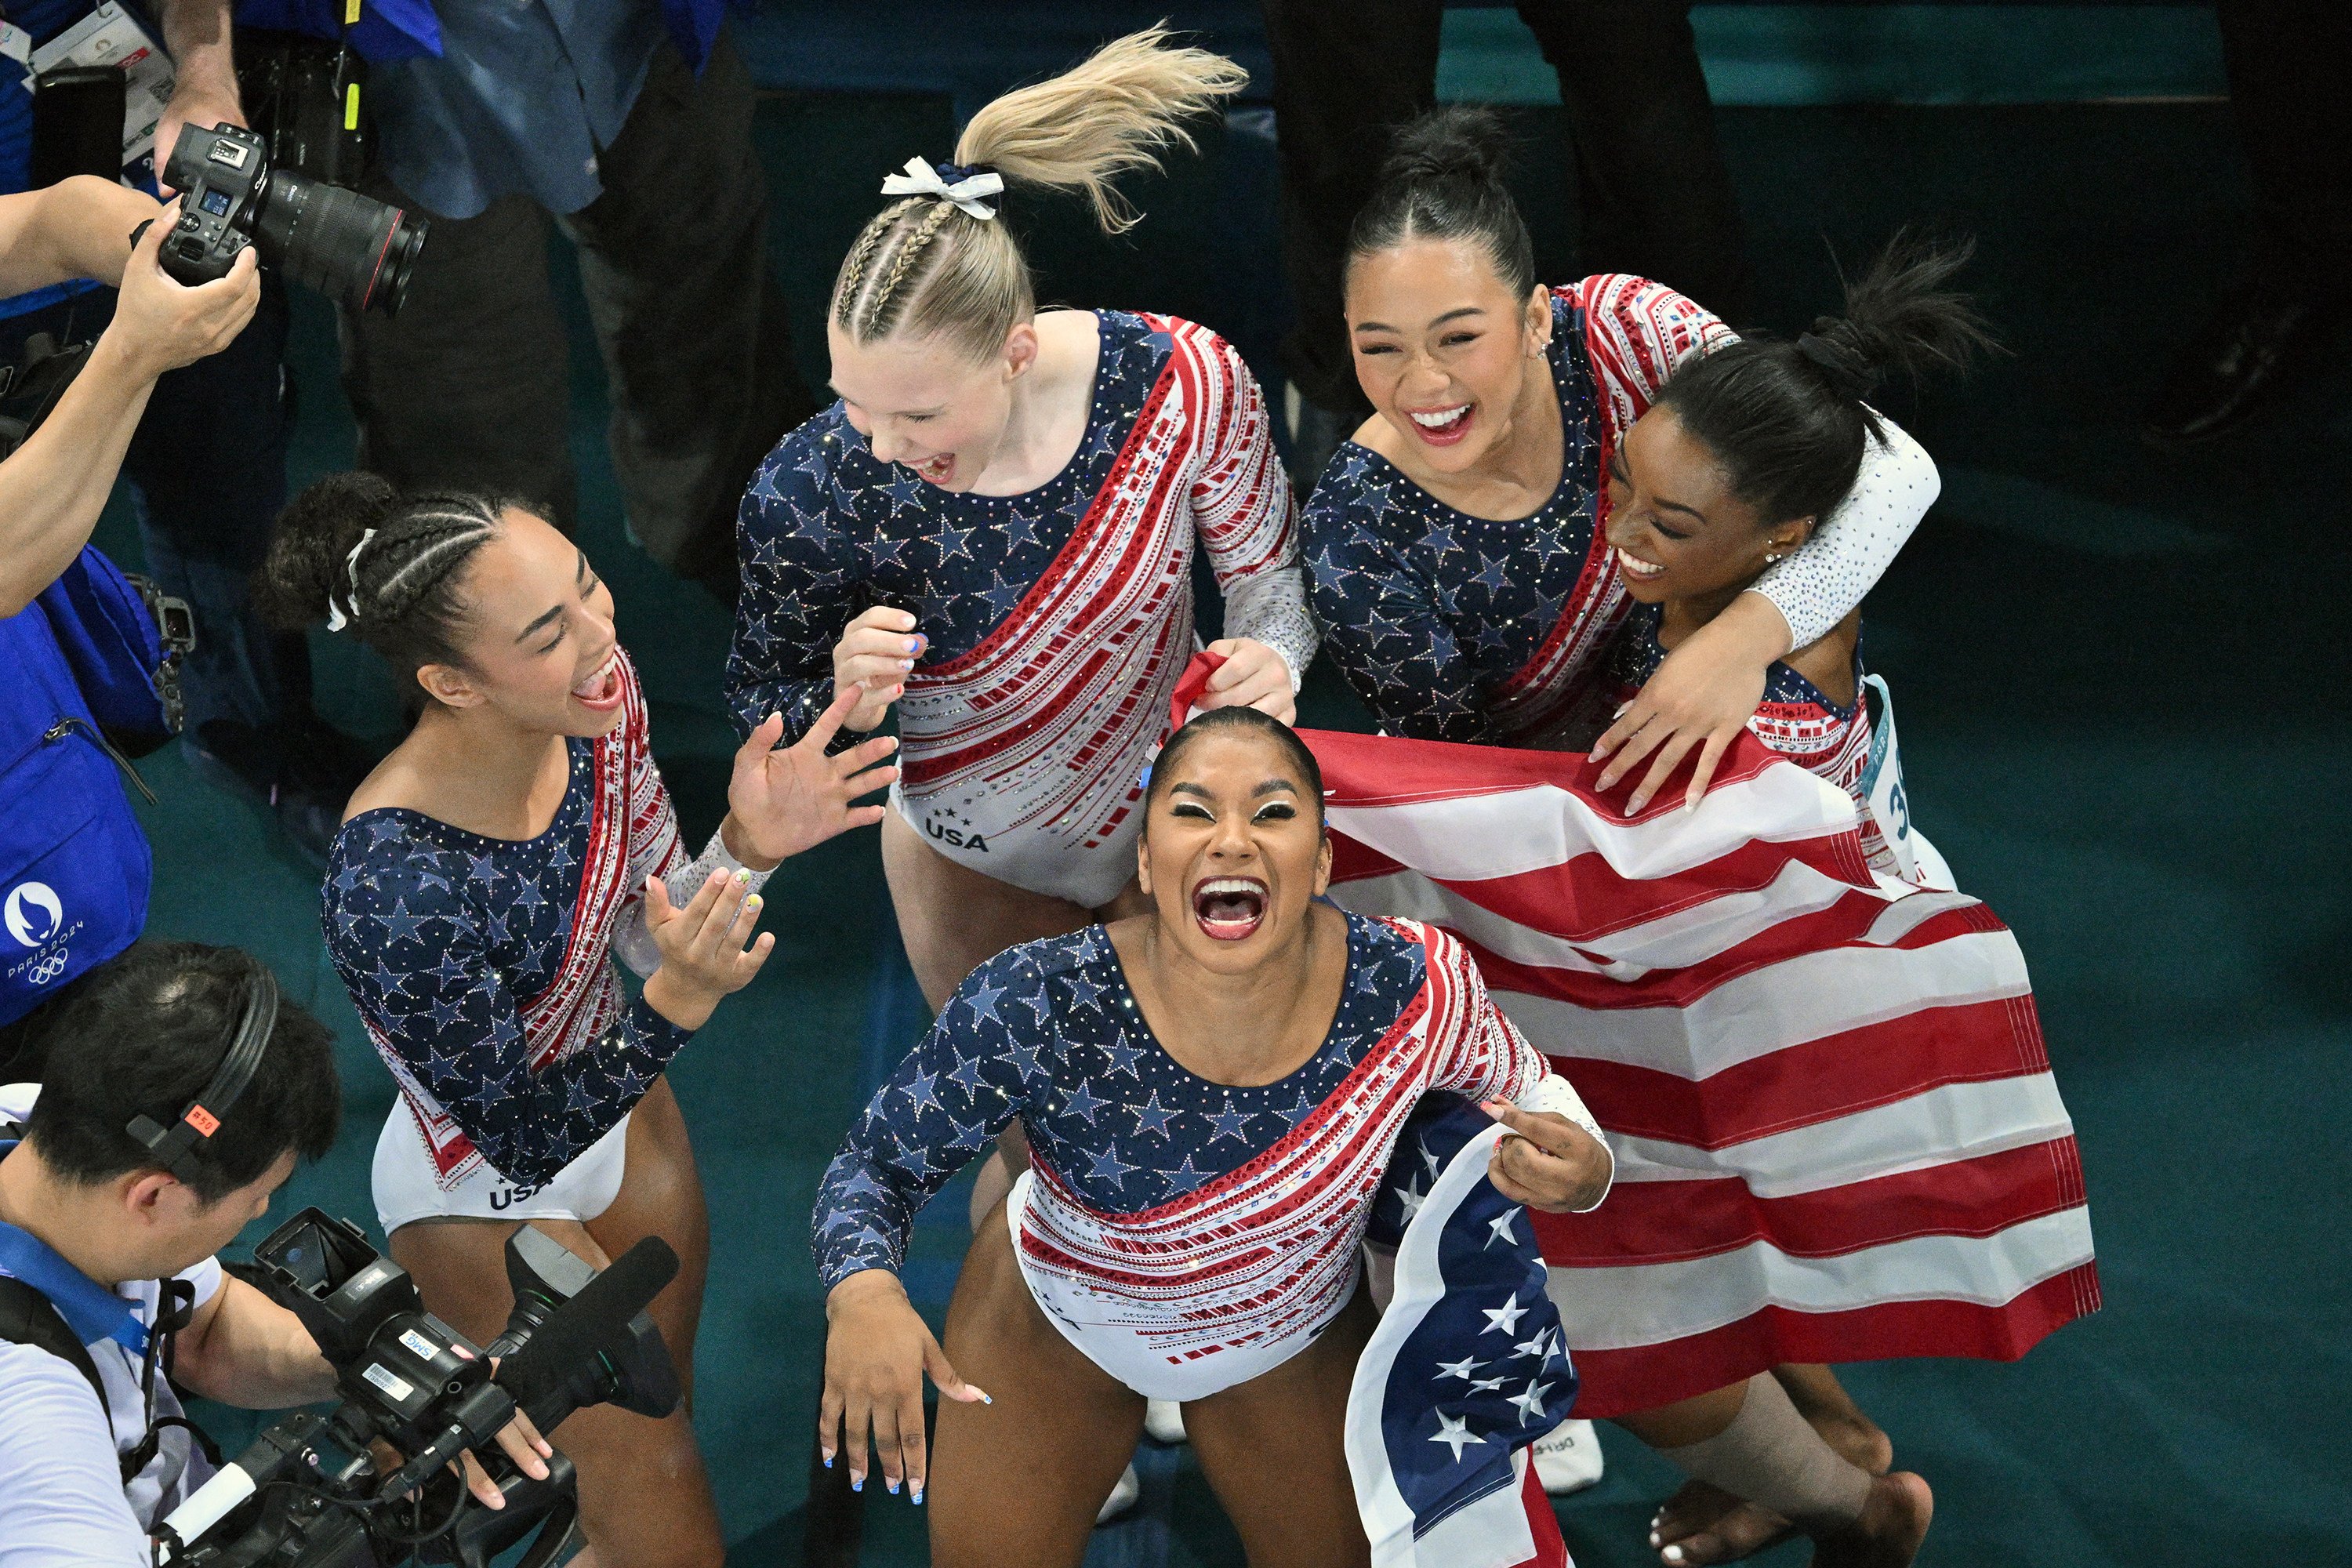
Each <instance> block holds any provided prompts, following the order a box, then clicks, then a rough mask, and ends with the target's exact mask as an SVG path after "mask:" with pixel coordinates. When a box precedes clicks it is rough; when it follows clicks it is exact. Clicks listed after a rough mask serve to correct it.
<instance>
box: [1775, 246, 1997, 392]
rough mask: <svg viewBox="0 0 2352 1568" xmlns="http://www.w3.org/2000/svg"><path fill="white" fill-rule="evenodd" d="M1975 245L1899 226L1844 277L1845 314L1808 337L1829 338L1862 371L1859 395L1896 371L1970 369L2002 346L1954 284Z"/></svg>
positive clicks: (1917, 373) (1915, 376) (1825, 320)
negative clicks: (1855, 275)
mask: <svg viewBox="0 0 2352 1568" xmlns="http://www.w3.org/2000/svg"><path fill="white" fill-rule="evenodd" d="M1976 248H1977V247H1976V241H1975V240H1974V239H1966V238H1964V239H1958V240H1952V241H1948V242H1937V241H1936V240H1932V239H1927V238H1925V237H1921V236H1918V235H1915V234H1912V233H1911V232H1909V231H1908V230H1904V231H1901V232H1898V233H1897V234H1896V235H1895V237H1894V238H1893V239H1892V240H1890V241H1888V242H1887V246H1886V248H1885V250H1883V251H1881V252H1880V253H1879V255H1878V257H1877V258H1876V259H1875V260H1874V261H1873V262H1872V263H1871V265H1870V269H1869V270H1868V271H1866V272H1864V274H1863V275H1862V276H1861V277H1860V278H1859V279H1854V280H1853V281H1852V282H1849V283H1848V284H1847V285H1846V288H1845V314H1844V316H1843V318H1839V317H1835V316H1824V317H1822V319H1821V320H1819V321H1815V322H1814V323H1813V329H1812V331H1811V332H1808V333H1807V334H1806V337H1808V338H1812V339H1814V340H1817V341H1819V342H1825V343H1827V344H1829V345H1831V347H1832V355H1831V356H1830V357H1832V359H1843V360H1844V361H1846V362H1848V363H1851V365H1852V367H1853V372H1854V373H1857V374H1853V376H1852V377H1851V379H1853V381H1855V382H1856V383H1857V384H1861V390H1859V391H1856V392H1854V393H1853V395H1854V396H1856V397H1861V396H1866V395H1868V391H1869V387H1870V386H1871V385H1874V384H1876V383H1877V382H1880V381H1883V380H1885V378H1886V377H1887V376H1888V375H1890V374H1893V375H1901V376H1905V377H1907V378H1908V379H1910V380H1913V381H1917V380H1920V379H1922V378H1923V377H1925V376H1926V375H1927V374H1930V373H1931V372H1936V371H1965V370H1967V369H1968V368H1969V363H1970V362H1971V361H1973V360H1975V359H1976V358H1977V357H1978V356H1979V355H1980V354H1985V353H1991V352H1993V351H1994V350H1995V349H1996V348H1997V347H1998V346H1999V345H1998V344H1997V343H1996V342H1995V341H1994V339H1993V335H1992V332H1991V330H1990V328H1989V327H1988V326H1987V325H1986V324H1985V320H1984V318H1983V317H1982V316H1980V315H1979V314H1978V313H1977V310H1976V307H1975V305H1974V303H1973V302H1972V301H1971V300H1970V299H1969V296H1968V295H1966V294H1963V293H1959V292H1958V291H1957V290H1955V289H1951V288H1950V287H1948V285H1949V284H1950V282H1951V280H1952V279H1953V277H1954V276H1955V275H1956V274H1958V272H1959V270H1960V268H1963V267H1965V266H1967V265H1968V261H1969V258H1970V257H1972V256H1974V255H1975V254H1976ZM1808 357H1809V358H1811V357H1815V356H1812V355H1808ZM1817 363H1818V362H1817ZM1837 379H1839V378H1837V377H1834V376H1833V377H1832V380H1833V382H1835V381H1836V380H1837Z"/></svg>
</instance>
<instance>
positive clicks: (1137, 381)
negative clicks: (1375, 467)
mask: <svg viewBox="0 0 2352 1568" xmlns="http://www.w3.org/2000/svg"><path fill="white" fill-rule="evenodd" d="M1244 79H1245V78H1244V73H1243V72H1242V70H1241V68H1239V67H1237V66H1235V65H1234V63H1233V62H1232V61H1230V60H1227V59H1225V58H1222V57H1220V56H1218V55H1214V54H1211V53H1208V52H1206V51H1204V50H1202V49H1197V48H1186V47H1176V46H1175V45H1173V44H1172V43H1171V40H1170V38H1169V36H1168V35H1167V34H1166V33H1165V32H1163V31H1162V30H1160V29H1158V28H1151V29H1148V30H1145V31H1142V32H1139V33H1136V34H1133V35H1131V36H1129V37H1124V38H1120V39H1118V40H1117V41H1116V42H1114V43H1111V44H1109V45H1107V46H1106V47H1103V48H1101V49H1100V50H1098V51H1097V52H1096V53H1095V54H1094V55H1093V56H1091V57H1090V58H1087V60H1085V61H1084V62H1083V63H1081V64H1080V65H1078V66H1077V67H1076V68H1073V69H1072V70H1070V71H1068V72H1066V73H1065V74H1064V75H1062V76H1059V77H1055V78H1054V79H1050V80H1047V81H1045V82H1041V83H1038V84H1036V85H1034V86H1031V87H1027V88H1024V89H1020V90H1018V91H1015V92H1012V93H1009V94H1007V95H1005V96H1004V97H1003V98H1000V99H997V100H995V101H993V102H992V103H990V104H988V105H987V106H986V107H984V108H983V109H982V110H980V112H979V113H978V114H976V115H974V116H973V117H972V119H971V122H970V123H969V124H968V125H967V126H966V127H965V128H964V131H963V133H962V135H961V138H960V139H959V140H958V142H957V143H956V150H955V162H954V163H942V164H937V165H932V164H929V163H924V162H923V161H922V160H920V159H916V160H912V161H910V162H909V163H908V164H907V165H906V169H905V171H904V172H903V173H901V174H893V175H891V176H890V177H889V178H888V179H887V181H886V182H885V183H884V184H883V187H882V188H883V191H884V192H885V193H886V194H887V195H894V196H896V197H898V199H897V200H895V201H893V202H892V203H891V204H890V205H888V206H887V207H885V208H884V209H883V211H882V212H881V213H880V214H879V215H878V216H876V217H875V218H874V219H873V221H872V222H870V223H868V224H867V225H866V228H865V230H864V231H863V232H862V233H861V234H860V235H859V236H858V237H857V240H856V244H855V245H854V246H853V247H851V249H850V252H849V254H848V256H847V258H845V260H844V261H843V263H842V267H841V271H840V275H839V278H838V279H837V281H836V282H835V287H834V292H833V299H832V303H831V307H830V310H829V311H828V316H827V322H826V342H827V344H828V346H829V348H830V351H831V354H832V363H833V385H834V388H835V391H837V392H838V393H839V394H840V395H841V399H840V401H839V402H838V403H836V404H835V405H834V406H833V407H831V408H830V409H827V410H826V411H825V412H824V413H823V414H821V415H819V416H817V417H816V418H815V419H814V420H812V421H810V422H809V423H808V424H807V425H804V426H802V427H801V428H800V429H798V430H796V431H794V432H793V434H792V435H790V436H788V437H785V438H784V440H783V442H782V444H781V445H780V446H778V447H777V448H776V449H775V451H774V452H773V453H772V455H771V456H770V457H769V458H768V460H767V462H766V464H765V465H764V466H763V467H762V468H761V470H760V472H759V474H758V475H757V477H756V478H755V479H753V481H752V484H751V489H750V492H749V493H748V494H747V495H746V496H745V498H744V501H743V510H742V515H741V526H740V535H739V546H740V552H741V556H742V561H741V564H742V571H743V591H742V595H741V599H740V604H739V607H738V609H737V614H736V625H735V639H734V647H733V649H732V653H731V655H730V658H729V661H728V677H727V679H728V697H729V700H730V706H731V707H732V709H733V710H734V713H735V718H736V722H737V726H738V728H739V729H740V730H741V731H746V732H749V731H751V728H752V727H753V726H755V725H758V724H761V723H762V722H769V721H772V720H773V719H774V716H776V715H782V725H783V733H784V734H786V735H788V736H791V735H798V734H801V733H802V732H803V731H805V730H806V729H807V727H808V725H809V724H810V723H811V722H812V721H814V718H815V717H816V715H817V714H819V713H820V712H822V711H824V710H825V709H826V707H827V705H828V704H830V703H831V702H833V701H834V700H835V699H836V698H837V697H840V696H845V695H854V697H855V700H856V705H855V707H854V708H852V709H851V710H850V711H849V715H848V718H847V720H846V721H845V728H846V729H847V730H849V731H856V732H861V733H862V732H866V731H872V730H873V729H874V728H876V727H877V725H879V724H881V723H882V722H883V721H884V719H885V717H886V715H887V714H889V713H890V712H891V711H892V710H896V712H897V715H898V731H899V734H900V736H901V737H902V738H903V740H904V742H905V745H906V751H905V754H904V757H903V763H904V773H903V774H902V776H901V778H900V781H899V784H898V789H897V790H896V791H895V792H894V794H893V796H892V799H891V809H890V812H889V815H888V816H886V817H885V818H884V819H883V824H882V854H883V865H884V868H885V869H886V871H887V876H888V879H889V884H890V892H891V898H892V900H893V902H894V903H895V905H896V906H897V910H898V924H899V930H900V931H901V932H902V934H903V935H904V937H905V939H906V946H907V953H908V958H909V959H910V960H911V961H912V963H913V966H914V972H915V976H916V979H917V980H918V981H919V983H920V984H921V986H922V990H923V994H924V995H925V997H926V998H927V999H928V1000H929V1003H930V1004H931V1005H932V1006H933V1007H938V1006H940V1005H942V1004H944V1003H945V1002H946V1000H947V998H948V996H949V995H950V994H951V993H952V992H953V991H954V989H955V987H956V985H957V984H958V983H959V982H961V980H962V979H963V977H964V976H965V975H966V974H967V973H970V972H971V969H972V968H973V966H974V965H976V964H978V963H981V962H982V960H984V959H987V958H989V957H992V956H993V955H994V954H995V953H997V952H1001V951H1003V949H1004V948H1006V947H1009V946H1011V945H1012V944H1013V943H1014V942H1024V941H1029V940H1032V939H1034V938H1038V937H1045V936H1054V935H1058V934H1061V933H1063V932H1066V931H1076V930H1078V929H1080V928H1081V927H1083V926H1085V925H1087V924H1088V923H1089V922H1090V921H1093V920H1094V919H1095V918H1096V915H1097V912H1098V911H1104V910H1109V909H1111V908H1113V907H1116V908H1118V909H1119V910H1131V909H1134V908H1139V907H1140V904H1139V895H1138V894H1137V893H1136V892H1135V890H1134V886H1133V884H1134V879H1135V852H1134V844H1135V834H1136V831H1137V828H1138V826H1139V822H1140V819H1141V800H1140V793H1139V788H1138V785H1137V779H1138V777H1139V773H1140V772H1141V768H1142V764H1143V763H1144V762H1145V760H1146V758H1147V757H1148V756H1149V755H1150V750H1151V748H1152V747H1154V746H1155V745H1157V744H1158V743H1159V742H1160V741H1161V740H1162V739H1164V737H1165V722H1166V715H1167V713H1168V699H1169V696H1170V693H1171V691H1172V690H1173V689H1174V688H1175V685H1176V682H1177V680H1178V679H1179V677H1180V676H1181V674H1182V672H1183V670H1184V668H1185V666H1186V664H1187V663H1188V662H1190V660H1191V659H1192V655H1193V653H1194V651H1195V647H1196V639H1195V636H1194V632H1193V621H1192V556H1193V552H1194V550H1195V548H1196V547H1197V548H1199V549H1202V550H1204V551H1206V552H1207V554H1208V559H1209V564H1210V565H1211V566H1212V567H1213V570H1214V573H1215V575H1216V579H1217V583H1218V585H1219V587H1220V588H1221V590H1222V592H1223V599H1224V632H1225V636H1224V637H1223V638H1222V639H1220V640H1219V641H1217V642H1215V643H1214V644H1213V645H1211V646H1212V647H1213V649H1214V650H1215V651H1216V652H1218V653H1219V654H1222V655H1223V656H1224V662H1223V665H1222V666H1221V667H1220V668H1219V670H1218V672H1217V675H1216V677H1215V679H1214V681H1213V685H1212V688H1211V689H1210V690H1209V691H1208V692H1207V693H1206V694H1205V696H1204V697H1203V699H1202V706H1203V707H1204V708H1209V709H1214V708H1218V707H1224V706H1243V707H1255V708H1256V709H1259V710H1262V711H1264V712H1266V713H1269V714H1272V715H1274V716H1275V717H1276V718H1279V719H1283V720H1288V719H1289V718H1291V717H1292V714H1293V703H1292V698H1293V694H1294V692H1295V691H1296V689H1297V684H1298V680H1299V677H1300V676H1301V674H1302V673H1303V672H1304V671H1305V669H1306V668H1307V660H1308V659H1309V658H1312V657H1313V655H1314V652H1315V647H1316V642H1317V634H1316V631H1315V628H1314V625H1313V623H1312V622H1311V621H1310V620H1309V618H1308V616H1307V609H1306V604H1305V598H1306V586H1305V582H1304V580H1303V577H1302V575H1301V572H1300V567H1299V563H1298V551H1297V530H1296V520H1295V511H1296V507H1295V505H1294V503H1293V500H1292V499H1291V495H1290V490H1289V487H1288V484H1287V483H1286V479H1285V477H1284V474H1283V470H1282V468H1281V466H1280V464H1279V462H1278V461H1277V459H1276V455H1275V448H1274V444H1273V440H1272V437H1271V432H1270V426H1269V422H1268V418H1267V412H1266V407H1265V399H1264V398H1263V397H1262V396H1261V395H1260V394H1259V390H1258V387H1257V384H1256V383H1255V381H1254V380H1253V379H1252V378H1251V376H1250V374H1249V372H1248V370H1247V369H1246V368H1244V365H1243V363H1242V361H1241V358H1240V356H1239V355H1238V354H1236V353H1234V351H1233V349H1232V348H1231V347H1230V346H1228V345H1227V344H1226V343H1225V342H1223V341H1222V340H1220V339H1219V338H1217V337H1216V336H1215V335H1214V334H1213V333H1212V332H1210V331H1207V330H1205V329H1203V328H1202V327H1199V326H1196V325H1194V324H1193V323H1192V322H1190V321H1180V320H1178V319H1176V318H1174V317H1171V316H1164V315H1152V314H1133V313H1129V312H1127V311H1123V310H1038V309H1037V305H1036V300H1035V296H1034V289H1033V286H1032V282H1031V279H1030V273H1029V268H1028V264H1027V262H1026V261H1025V260H1024V258H1023V256H1022V253H1021V249H1020V247H1019V245H1018V244H1017V242H1016V241H1015V240H1014V238H1013V235H1012V233H1011V232H1010V231H1009V229H1008V228H1007V226H1006V224H1005V222H1004V219H1003V216H1002V213H1001V205H1002V203H1003V201H1004V200H1005V199H1007V197H1008V195H1011V196H1013V197H1018V196H1019V195H1021V194H1022V193H1024V192H1026V191H1041V192H1042V191H1054V190H1060V191H1071V192H1076V193H1078V194H1081V195H1084V196H1085V197H1086V199H1087V201H1088V202H1089V203H1090V204H1091V205H1092V207H1093V211H1094V215H1095V216H1096V218H1097V220H1098V221H1099V223H1100V225H1101V226H1102V227H1103V228H1104V229H1105V230H1106V231H1108V232H1110V233H1118V232H1121V231H1123V230H1125V229H1127V228H1129V227H1130V226H1132V225H1133V224H1134V223H1135V222H1136V221H1137V216H1136V215H1135V213H1134V211H1133V210H1132V208H1131V207H1130V206H1129V204H1128V203H1127V201H1126V200H1125V199H1124V198H1123V197H1122V196H1121V195H1119V194H1118V191H1117V189H1116V188H1115V187H1114V185H1113V184H1112V182H1113V181H1114V179H1115V178H1116V177H1117V176H1118V175H1119V174H1123V173H1126V172H1129V171H1132V170H1136V169H1139V168H1148V167H1151V166H1153V165H1154V164H1155V163H1157V160H1158V154H1159V153H1160V150H1161V149H1164V148H1166V147H1168V146H1170V145H1171V144H1179V143H1181V144H1184V145H1188V146H1189V145H1190V144H1191V136H1190V133H1189V132H1188V131H1187V130H1186V121H1189V120H1191V119H1192V118H1193V117H1195V116H1197V115H1200V114H1202V113H1203V112H1206V111H1209V110H1214V109H1215V108H1216V106H1217V105H1218V104H1219V103H1220V102H1221V101H1222V100H1224V99H1226V98H1228V97H1230V96H1231V95H1232V94H1233V93H1234V92H1235V91H1236V90H1238V89H1240V87H1241V86H1242V84H1243V82H1244ZM995 1190H996V1191H998V1192H1001V1191H1002V1190H1003V1189H1002V1185H1001V1184H998V1185H997V1186H996V1188H995Z"/></svg>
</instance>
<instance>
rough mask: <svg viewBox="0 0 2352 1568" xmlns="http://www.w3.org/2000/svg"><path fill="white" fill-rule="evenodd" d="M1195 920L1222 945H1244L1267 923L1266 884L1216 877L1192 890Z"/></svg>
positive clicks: (1254, 879)
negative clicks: (1251, 934)
mask: <svg viewBox="0 0 2352 1568" xmlns="http://www.w3.org/2000/svg"><path fill="white" fill-rule="evenodd" d="M1192 918H1193V919H1194V920H1196V921H1200V922H1201V929H1202V931H1206V932H1208V933H1209V935H1210V936H1212V937H1213V938H1214V939H1216V940H1217V941H1219V942H1240V941H1242V940H1244V938H1246V937H1247V936H1249V935H1250V933H1251V932H1253V931H1256V930H1257V928H1258V926H1259V925H1260V924H1261V923H1262V922H1263V921H1265V883H1264V882H1261V881H1259V880H1258V879H1256V878H1255V877H1212V878H1210V879H1208V880H1206V881H1204V882H1202V883H1200V884H1199V885H1198V886H1196V887H1194V888H1193V889H1192Z"/></svg>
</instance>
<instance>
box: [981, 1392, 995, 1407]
mask: <svg viewBox="0 0 2352 1568" xmlns="http://www.w3.org/2000/svg"><path fill="white" fill-rule="evenodd" d="M980 1402H981V1403H982V1405H993V1404H995V1403H996V1401H994V1400H993V1399H991V1398H990V1397H989V1396H988V1395H986V1394H982V1395H981V1396H980Z"/></svg>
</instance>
